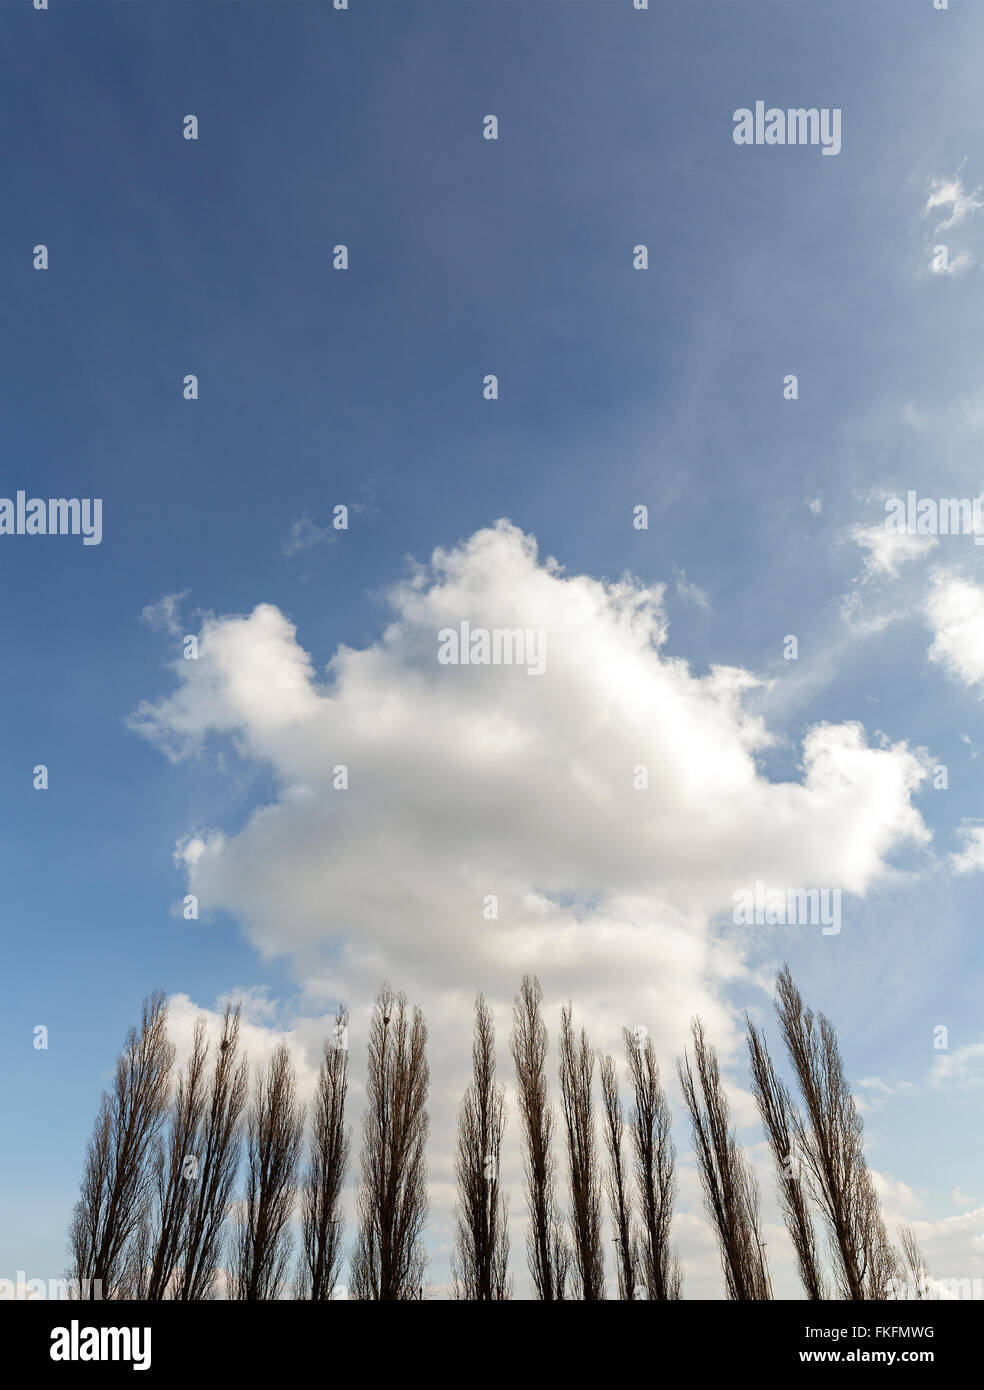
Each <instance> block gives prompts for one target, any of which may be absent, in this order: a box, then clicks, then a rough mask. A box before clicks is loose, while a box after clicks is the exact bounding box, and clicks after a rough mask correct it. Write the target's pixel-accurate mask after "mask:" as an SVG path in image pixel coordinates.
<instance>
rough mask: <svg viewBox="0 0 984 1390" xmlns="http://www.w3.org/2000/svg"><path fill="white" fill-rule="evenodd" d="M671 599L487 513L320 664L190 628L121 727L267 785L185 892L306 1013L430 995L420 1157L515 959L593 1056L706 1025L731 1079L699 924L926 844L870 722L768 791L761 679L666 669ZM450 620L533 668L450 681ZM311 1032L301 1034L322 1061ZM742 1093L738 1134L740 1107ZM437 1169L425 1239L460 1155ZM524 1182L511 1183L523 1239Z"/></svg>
mask: <svg viewBox="0 0 984 1390" xmlns="http://www.w3.org/2000/svg"><path fill="white" fill-rule="evenodd" d="M663 592H664V591H663V589H662V587H660V586H646V585H643V584H641V583H639V582H638V581H636V580H635V579H633V578H631V577H630V576H624V577H623V578H621V579H619V580H616V581H603V580H600V579H595V578H591V577H589V576H586V575H567V574H565V572H564V571H563V569H562V568H561V567H560V566H559V565H558V564H557V563H556V562H555V561H554V560H551V559H547V560H545V561H541V560H540V559H539V557H538V554H537V547H536V543H535V541H534V540H533V538H532V537H530V536H527V535H524V534H523V533H521V532H520V531H519V530H517V529H516V528H515V527H514V526H512V525H510V524H508V523H506V522H500V523H498V524H497V525H496V526H494V527H491V528H489V529H486V530H482V531H479V532H477V533H476V534H475V535H473V536H472V537H470V538H469V539H468V540H466V541H465V542H463V543H461V544H459V545H458V546H456V547H454V548H451V549H439V550H437V551H435V552H434V554H433V556H432V558H431V562H430V564H429V565H428V566H417V567H414V568H413V569H412V570H411V571H410V572H409V574H408V575H407V576H406V578H404V579H403V580H402V581H401V582H400V583H398V584H396V585H395V586H394V587H393V589H392V590H391V592H390V594H389V602H390V605H391V610H392V616H391V620H390V622H389V623H388V625H387V626H386V627H385V630H384V631H383V633H382V636H381V637H380V639H379V640H378V641H377V642H375V643H374V644H373V645H371V646H369V647H366V648H364V649H360V650H354V649H352V648H348V647H340V648H339V649H338V650H337V651H336V653H335V654H334V656H333V657H332V658H331V660H330V662H329V663H328V665H327V669H326V671H325V672H324V674H323V675H321V674H319V672H318V671H317V670H316V668H315V664H314V661H313V660H312V657H311V656H310V655H309V654H308V653H307V652H306V651H305V650H304V648H303V647H302V645H301V643H300V641H299V638H298V634H297V632H296V631H295V628H294V626H293V624H292V623H291V622H290V621H289V620H288V618H287V617H286V616H285V615H284V614H283V613H281V612H280V611H279V610H278V609H277V608H275V607H273V606H271V605H269V604H261V605H260V606H258V607H257V608H255V609H254V610H253V612H252V613H250V614H248V615H246V616H234V617H224V618H208V619H207V620H206V621H205V622H204V624H203V627H202V630H201V633H200V639H199V659H198V660H197V661H193V662H191V661H188V662H186V661H177V662H175V663H174V672H175V676H176V688H175V689H174V691H173V693H172V694H170V695H169V696H166V697H165V698H163V699H160V700H157V701H155V702H148V703H146V704H144V705H143V706H141V708H140V709H139V710H138V711H137V713H136V715H135V716H134V720H133V724H134V727H136V728H137V729H138V730H139V731H140V732H141V733H143V734H144V735H145V736H146V737H147V738H149V739H150V740H151V741H152V742H154V743H155V744H156V745H158V746H159V747H160V748H161V749H162V750H163V751H164V752H165V753H166V754H167V755H168V756H169V757H171V758H174V759H182V758H190V757H195V756H200V755H201V754H202V752H203V750H204V749H206V748H207V746H208V743H209V740H210V739H213V738H214V737H216V736H225V737H227V738H231V739H232V740H234V742H235V744H236V746H237V748H238V750H239V752H240V754H241V756H242V757H243V758H245V759H249V760H251V761H254V762H257V763H261V764H264V765H266V766H267V767H268V768H269V769H270V770H271V771H272V773H273V776H274V778H275V782H276V786H277V788H278V790H277V794H276V796H275V797H274V798H273V799H271V801H270V802H269V804H267V805H264V806H262V807H260V808H259V809H258V810H256V811H255V812H254V813H253V814H252V816H251V817H250V818H249V819H248V821H247V822H246V824H245V825H244V826H242V827H241V828H238V829H235V830H229V829H225V828H223V827H212V828H205V829H200V830H196V832H195V834H194V835H192V836H190V837H189V838H188V839H186V840H185V841H183V842H182V844H181V845H180V846H179V849H178V859H179V862H180V864H181V865H182V867H183V869H184V871H185V873H186V875H187V880H188V891H190V892H193V893H195V894H197V895H198V898H199V902H200V904H201V907H202V910H203V913H207V911H208V910H209V909H221V910H222V911H224V912H226V913H229V914H231V915H232V916H233V917H234V918H235V919H236V920H237V921H238V922H239V923H240V924H241V926H242V928H243V930H244V931H245V932H246V933H247V935H248V937H249V939H250V940H251V941H252V942H253V943H254V945H255V946H256V948H257V949H258V950H259V951H260V952H261V953H262V954H264V955H268V956H269V955H277V954H283V955H285V956H287V957H288V959H289V960H290V962H291V963H292V966H293V969H294V971H295V973H296V976H297V978H298V980H299V982H300V984H301V991H302V996H303V1002H304V1007H305V1009H306V1011H307V1013H308V1014H309V1015H310V1016H312V1017H314V1018H317V1017H318V1010H319V1009H320V1010H323V1011H324V1013H323V1015H322V1018H324V1017H327V1011H328V1010H330V1008H331V1007H332V1005H333V1003H334V1001H335V1000H338V999H342V1000H344V1001H345V1002H346V1003H347V1005H348V1007H349V1009H350V1012H351V1014H352V1018H353V1023H352V1026H351V1029H350V1034H351V1036H352V1037H353V1038H354V1039H356V1040H357V1039H358V1038H359V1036H360V1027H362V1028H363V1029H364V1025H365V1022H366V1021H367V1019H368V1013H369V1010H370V1008H371V1003H372V999H373V996H374V994H375V991H376V987H377V985H378V982H379V980H380V978H381V977H383V976H386V977H388V978H389V979H390V980H391V981H392V983H393V984H394V985H396V986H397V987H399V988H403V989H405V990H406V991H407V993H408V994H409V995H410V998H411V1000H413V1001H415V1002H419V1003H421V1004H422V1005H423V1006H424V1008H425V1012H426V1015H427V1019H428V1024H429V1026H430V1028H431V1033H432V1067H433V1072H434V1097H435V1099H434V1105H433V1107H432V1108H433V1110H434V1125H435V1143H434V1145H433V1149H434V1152H435V1153H436V1154H442V1153H443V1154H445V1155H449V1154H450V1152H451V1146H452V1134H453V1116H454V1109H455V1106H456V1104H457V1101H458V1099H459V1097H460V1094H461V1091H462V1089H463V1086H464V1082H465V1079H466V1077H465V1068H466V1067H467V1060H468V1042H469V1036H470V1026H471V1006H472V1000H473V997H474V994H475V992H476V991H477V990H478V989H482V990H484V991H485V993H486V995H487V996H488V997H489V1000H490V1003H491V1004H492V1006H493V1009H494V1012H495V1017H496V1023H497V1027H498V1030H499V1037H500V1043H501V1044H504V1042H505V1037H506V1034H507V1032H508V1026H509V1007H510V1001H511V998H512V996H513V994H514V993H515V990H516V988H517V985H518V982H519V979H520V977H521V976H522V974H523V973H524V972H526V971H532V972H535V973H538V974H539V975H540V977H541V979H542V980H543V983H544V990H545V994H546V997H547V999H548V1001H549V1003H550V1007H549V1009H548V1013H547V1017H548V1022H549V1024H550V1027H551V1036H552V1037H554V1038H555V1037H556V1031H557V1016H558V1014H559V1009H560V1006H561V1004H562V1003H563V1002H564V1001H565V1000H566V999H567V998H568V997H570V998H573V1000H574V1002H575V1006H576V1008H577V1009H578V1010H579V1012H580V1016H581V1017H582V1018H583V1019H584V1021H585V1022H586V1023H587V1025H588V1027H589V1030H590V1032H591V1037H592V1042H593V1043H594V1044H595V1045H596V1046H599V1047H602V1048H605V1049H610V1050H615V1049H620V1035H621V1029H622V1027H623V1026H629V1027H634V1026H635V1025H636V1024H639V1023H642V1024H645V1025H646V1026H647V1027H648V1028H649V1030H650V1032H651V1033H652V1035H653V1037H654V1040H655V1042H656V1045H657V1048H658V1050H659V1052H660V1054H661V1055H662V1056H663V1058H664V1059H666V1060H669V1059H670V1058H672V1057H673V1056H674V1055H676V1054H677V1053H679V1052H680V1051H681V1049H682V1046H683V1044H684V1042H685V1040H686V1032H687V1025H688V1022H689V1019H690V1018H691V1016H692V1015H693V1014H695V1013H700V1014H701V1015H702V1016H703V1017H704V1019H705V1021H706V1023H707V1025H708V1031H709V1034H710V1036H711V1037H712V1039H713V1040H714V1041H715V1042H716V1043H717V1044H718V1045H719V1047H720V1048H721V1050H722V1055H723V1058H724V1059H725V1061H727V1059H728V1058H729V1057H730V1056H731V1055H733V1054H734V1053H735V1052H736V1051H737V1048H738V1045H739V1039H740V1034H739V1030H738V1028H737V1026H736V1022H735V1019H734V1017H733V1015H732V1013H731V1011H730V1009H729V1008H728V1006H727V1004H726V1002H725V989H726V987H727V986H728V985H729V984H730V983H732V982H735V981H741V982H742V983H743V984H744V985H745V986H746V994H747V990H748V989H749V988H754V987H755V985H754V981H753V978H752V976H751V975H750V973H749V971H748V968H747V966H746V964H745V946H746V943H745V941H744V940H742V939H739V938H737V937H736V935H735V932H734V930H733V929H732V930H731V931H726V932H720V931H715V930H714V925H713V924H714V921H715V919H716V918H717V917H719V916H721V915H722V914H727V915H728V916H730V913H731V908H732V905H733V895H734V892H735V890H736V889H737V888H741V887H748V886H753V885H754V883H755V881H756V880H758V879H761V880H763V881H764V882H765V883H767V884H770V885H781V886H787V885H803V886H809V885H814V884H824V885H831V884H832V885H837V886H840V887H842V888H843V889H845V890H846V891H848V892H850V893H855V894H863V893H865V892H866V891H867V890H868V888H869V887H870V886H871V885H872V884H873V883H874V882H875V881H876V880H877V879H878V878H879V877H880V876H881V875H883V874H884V873H885V872H886V869H887V861H888V857H889V856H890V855H891V854H892V853H893V851H895V850H896V849H897V848H898V847H899V846H900V845H901V844H903V843H904V842H906V841H915V842H922V841H925V840H926V839H927V838H928V832H927V831H926V828H925V826H924V825H923V822H922V820H921V818H920V816H919V814H918V812H917V811H916V810H915V808H914V806H913V804H912V800H911V797H912V793H913V791H914V789H915V788H916V786H917V785H918V784H919V782H920V781H921V780H922V777H923V775H924V773H923V769H922V767H921V765H920V762H919V759H918V758H917V757H916V755H915V754H914V753H913V752H912V751H911V750H910V749H909V748H907V747H906V745H904V744H895V745H892V744H888V745H886V746H882V747H871V746H869V743H868V739H867V737H866V735H865V732H864V730H863V729H862V727H861V726H860V725H859V724H855V723H847V724H826V723H820V724H817V725H815V726H814V727H812V728H810V729H809V730H808V731H807V732H806V735H805V737H804V740H803V744H802V757H801V766H800V774H799V777H798V780H793V781H786V782H773V781H770V780H769V779H768V778H766V777H764V776H763V775H762V773H761V772H760V770H759V767H758V763H757V755H758V754H760V753H761V752H762V751H763V750H765V749H767V748H769V747H770V746H771V745H772V744H773V742H774V741H775V736H774V735H773V734H772V733H771V732H770V731H769V730H768V729H767V728H766V726H765V724H764V722H763V721H762V719H761V718H759V717H756V716H753V715H752V714H750V713H749V712H748V711H747V710H746V709H745V707H744V697H745V695H746V694H747V693H748V692H749V691H751V690H753V689H754V688H755V687H756V685H757V684H758V681H757V680H756V678H755V677H754V676H753V675H752V674H750V673H749V672H747V671H745V670H742V669H738V668H735V667H726V666H720V667H714V668H712V669H711V671H710V672H709V673H707V674H704V675H697V674H695V673H694V672H693V671H691V670H690V668H689V667H688V665H687V664H686V662H684V661H682V660H681V659H680V658H678V657H675V656H673V655H672V654H671V652H670V650H669V630H668V624H667V619H666V615H665V611H664V607H663ZM462 621H468V622H469V623H470V624H471V627H472V629H475V628H477V627H486V628H496V627H501V628H510V629H515V628H522V629H537V630H540V629H542V631H543V633H544V634H545V636H546V667H545V670H544V672H543V674H542V675H539V676H535V675H530V674H527V671H526V670H525V668H524V667H523V666H520V665H511V666H509V665H500V666H492V665H487V666H475V665H468V666H465V665H442V664H440V663H439V662H438V660H437V653H438V647H439V639H438V633H439V632H440V631H441V629H443V628H447V627H451V628H457V626H458V625H459V624H460V623H461V622H462ZM342 769H344V772H342V771H341V770H342ZM345 782H347V786H345V785H344V783H345ZM644 784H645V785H644ZM493 901H494V904H495V909H496V911H495V913H494V914H493V913H492V912H491V910H490V904H492V903H493ZM759 930H762V929H759ZM771 930H773V931H774V929H771ZM768 946H769V947H770V948H774V949H775V950H776V952H777V953H781V950H782V944H781V941H778V942H777V941H775V940H774V938H770V940H769V942H768ZM321 1026H322V1025H321V1024H310V1025H309V1024H308V1023H303V1024H301V1023H298V1024H297V1025H296V1027H297V1028H299V1029H308V1028H309V1027H310V1038H311V1039H312V1045H313V1039H314V1037H315V1035H316V1033H317V1030H318V1028H319V1027H321ZM303 1036H304V1038H305V1039H306V1038H307V1037H308V1036H309V1034H308V1033H307V1032H304V1034H303ZM322 1036H323V1033H322ZM356 1045H357V1042H355V1043H353V1046H356ZM306 1055H307V1061H306V1065H307V1066H308V1068H309V1069H310V1068H315V1069H316V1055H313V1054H311V1053H310V1051H309V1052H308V1053H307V1054H306ZM732 1100H733V1105H734V1109H735V1116H736V1120H737V1121H738V1122H739V1123H751V1122H752V1120H753V1118H754V1108H753V1105H752V1102H751V1100H750V1098H749V1097H748V1095H747V1093H745V1092H742V1091H741V1090H740V1089H737V1088H736V1089H735V1090H734V1092H733V1095H732ZM442 1163H443V1167H442V1166H441V1164H442ZM432 1178H433V1182H434V1184H435V1206H436V1207H440V1211H439V1212H438V1214H437V1220H436V1227H435V1230H436V1239H437V1240H438V1242H439V1243H440V1240H441V1239H442V1238H446V1239H447V1240H449V1239H450V1225H449V1216H448V1208H449V1205H450V1195H449V1194H450V1193H451V1192H452V1190H453V1174H452V1171H451V1168H450V1164H449V1162H447V1161H446V1160H439V1162H438V1163H437V1165H436V1166H435V1169H434V1171H433V1173H432ZM520 1191H521V1186H520V1181H519V1175H518V1172H517V1176H516V1194H517V1195H516V1197H515V1199H514V1203H513V1215H514V1219H515V1220H516V1221H517V1222H521V1221H522V1216H523V1212H522V1200H521V1197H520V1196H519V1192H520ZM442 1232H443V1233H444V1235H443V1237H442ZM514 1248H515V1249H516V1250H519V1249H521V1248H522V1236H521V1232H520V1231H517V1240H516V1242H515V1246H514Z"/></svg>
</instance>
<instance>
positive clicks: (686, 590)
mask: <svg viewBox="0 0 984 1390" xmlns="http://www.w3.org/2000/svg"><path fill="white" fill-rule="evenodd" d="M676 592H677V597H678V598H679V599H681V600H682V601H683V602H684V603H689V604H691V605H692V606H693V607H694V608H700V609H702V610H703V612H705V613H707V612H709V611H710V607H711V600H710V599H709V598H708V597H707V594H706V593H705V591H704V590H703V589H702V588H700V586H699V585H698V584H693V583H691V581H690V580H689V579H688V578H687V576H686V574H684V572H683V570H677V572H676Z"/></svg>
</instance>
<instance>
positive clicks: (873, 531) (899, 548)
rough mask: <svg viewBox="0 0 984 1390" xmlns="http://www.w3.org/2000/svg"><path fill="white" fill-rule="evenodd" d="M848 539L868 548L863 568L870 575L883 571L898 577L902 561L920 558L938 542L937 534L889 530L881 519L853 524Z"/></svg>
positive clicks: (892, 576)
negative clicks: (917, 533)
mask: <svg viewBox="0 0 984 1390" xmlns="http://www.w3.org/2000/svg"><path fill="white" fill-rule="evenodd" d="M850 535H851V539H852V540H854V541H856V542H857V544H858V545H859V546H861V548H862V550H865V551H867V554H866V555H865V559H864V571H865V574H866V575H867V576H869V577H875V576H880V575H885V576H887V577H888V578H890V579H896V578H897V577H898V572H899V569H900V567H901V566H902V565H907V564H909V563H910V562H911V561H913V560H921V559H923V558H924V557H925V556H926V555H927V554H928V553H929V551H931V550H932V549H933V547H934V546H935V545H937V544H938V543H939V541H938V538H937V537H936V536H911V535H909V533H908V532H906V531H889V530H888V529H887V528H886V526H885V524H884V522H882V523H880V524H878V523H876V524H875V525H873V526H855V527H854V528H853V529H852V530H851V532H850Z"/></svg>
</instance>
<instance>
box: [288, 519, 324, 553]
mask: <svg viewBox="0 0 984 1390" xmlns="http://www.w3.org/2000/svg"><path fill="white" fill-rule="evenodd" d="M334 539H335V532H334V531H333V530H332V528H331V527H330V526H316V525H315V524H314V522H313V521H312V520H311V518H310V516H308V514H307V513H306V512H305V514H304V515H303V516H302V517H301V518H300V519H299V520H298V521H294V522H291V526H290V530H289V531H288V532H287V535H286V536H285V537H284V539H283V541H282V542H281V546H280V548H281V550H282V551H283V552H284V554H285V555H296V554H297V553H298V551H300V550H310V549H311V548H312V546H315V545H330V544H331V543H332V541H333V540H334Z"/></svg>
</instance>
